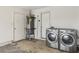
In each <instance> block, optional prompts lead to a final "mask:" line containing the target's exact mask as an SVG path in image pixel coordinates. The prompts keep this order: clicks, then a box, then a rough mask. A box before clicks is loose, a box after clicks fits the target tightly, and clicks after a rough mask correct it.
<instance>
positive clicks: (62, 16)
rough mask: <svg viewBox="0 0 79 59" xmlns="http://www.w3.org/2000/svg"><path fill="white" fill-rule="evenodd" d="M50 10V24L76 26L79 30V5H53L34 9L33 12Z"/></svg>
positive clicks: (63, 26)
mask: <svg viewBox="0 0 79 59" xmlns="http://www.w3.org/2000/svg"><path fill="white" fill-rule="evenodd" d="M46 11H50V26H54V27H58V28H75V29H78V31H79V7H69V6H65V7H64V6H62V7H60V6H53V7H46V8H41V9H36V10H32V13H33V14H37V13H42V12H46Z"/></svg>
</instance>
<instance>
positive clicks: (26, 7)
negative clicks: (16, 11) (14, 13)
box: [16, 6, 46, 10]
mask: <svg viewBox="0 0 79 59" xmlns="http://www.w3.org/2000/svg"><path fill="white" fill-rule="evenodd" d="M16 7H18V8H23V9H26V10H33V9H39V8H43V7H46V6H16Z"/></svg>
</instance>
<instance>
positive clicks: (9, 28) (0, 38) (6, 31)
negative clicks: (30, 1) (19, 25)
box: [0, 7, 27, 44]
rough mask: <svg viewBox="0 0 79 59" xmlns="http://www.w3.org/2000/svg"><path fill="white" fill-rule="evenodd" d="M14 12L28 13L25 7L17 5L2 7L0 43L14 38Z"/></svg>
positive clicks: (0, 12)
mask: <svg viewBox="0 0 79 59" xmlns="http://www.w3.org/2000/svg"><path fill="white" fill-rule="evenodd" d="M14 12H22V13H25V14H27V12H26V10H24V9H20V8H15V7H0V44H1V43H5V42H8V41H12V40H13V16H14Z"/></svg>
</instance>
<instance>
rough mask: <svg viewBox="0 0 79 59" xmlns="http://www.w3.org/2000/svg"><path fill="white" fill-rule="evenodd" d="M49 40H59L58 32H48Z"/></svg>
mask: <svg viewBox="0 0 79 59" xmlns="http://www.w3.org/2000/svg"><path fill="white" fill-rule="evenodd" d="M48 41H49V42H51V43H53V42H56V41H57V34H56V33H49V34H48Z"/></svg>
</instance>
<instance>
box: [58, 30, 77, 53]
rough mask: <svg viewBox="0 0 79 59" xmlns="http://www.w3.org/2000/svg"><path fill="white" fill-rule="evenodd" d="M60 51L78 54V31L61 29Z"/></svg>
mask: <svg viewBox="0 0 79 59" xmlns="http://www.w3.org/2000/svg"><path fill="white" fill-rule="evenodd" d="M59 50H62V51H67V52H77V30H75V29H59Z"/></svg>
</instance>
